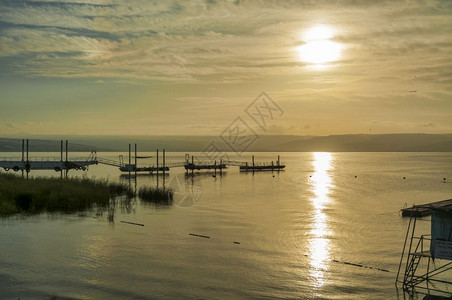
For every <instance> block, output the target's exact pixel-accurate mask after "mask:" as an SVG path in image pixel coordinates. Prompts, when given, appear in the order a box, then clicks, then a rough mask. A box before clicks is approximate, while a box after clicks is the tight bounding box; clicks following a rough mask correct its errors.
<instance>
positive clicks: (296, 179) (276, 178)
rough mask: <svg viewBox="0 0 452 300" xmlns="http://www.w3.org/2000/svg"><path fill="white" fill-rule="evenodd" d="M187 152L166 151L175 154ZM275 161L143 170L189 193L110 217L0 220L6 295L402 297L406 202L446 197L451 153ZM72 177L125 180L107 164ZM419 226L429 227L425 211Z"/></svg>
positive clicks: (149, 179)
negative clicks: (256, 166) (261, 167)
mask: <svg viewBox="0 0 452 300" xmlns="http://www.w3.org/2000/svg"><path fill="white" fill-rule="evenodd" d="M5 155H8V154H5ZM42 155H45V156H56V157H58V156H59V154H58V153H46V154H39V155H38V154H36V156H42ZM71 155H72V154H71ZM83 155H84V154H83ZM118 155H119V153H99V154H98V156H100V157H104V158H111V159H117V157H118ZM140 155H146V153H140ZM250 155H251V154H245V155H243V157H232V158H234V159H236V160H249V161H250ZM77 156H80V154H77ZM86 156H88V154H86ZM231 156H232V154H231ZM183 159H184V154H183V153H168V158H167V162H168V163H171V162H178V161H183ZM275 159H276V154H275V153H258V154H257V155H256V161H259V162H264V161H270V160H275ZM281 160H282V162H283V163H285V164H286V169H285V171H282V172H279V173H278V172H274V173H272V172H259V173H254V174H253V173H240V172H239V171H238V167H230V168H229V169H228V170H227V171H225V172H224V173H223V174H222V176H220V174H219V173H217V175H216V177H213V176H212V175H213V173H211V172H210V173H209V172H199V173H196V172H195V174H194V176H193V177H185V175H184V170H183V168H178V169H172V170H171V171H170V175H169V176H166V177H163V176H159V177H157V176H155V175H153V176H149V175H139V176H138V177H137V180H136V182H135V179H132V181H131V185H132V186H135V184H136V186H137V187H138V188H139V187H140V186H155V185H157V184H158V185H159V186H163V185H165V186H166V187H168V186H171V187H175V188H177V189H178V190H177V197H182V198H180V199H182V200H181V201H180V202H178V203H179V205H176V204H173V205H171V206H169V207H168V206H155V205H149V204H148V205H144V204H142V203H141V202H140V201H139V200H137V201H136V202H134V203H132V205H130V206H127V207H124V206H118V207H117V208H116V211H115V215H114V222H109V220H108V217H107V214H103V215H96V214H73V215H62V214H41V215H38V216H28V217H21V216H14V217H9V218H3V219H0V241H1V242H0V298H2V299H3V298H7V299H8V298H11V299H18V298H21V299H26V298H46V297H48V296H49V295H57V296H58V297H65V298H80V299H86V298H104V299H108V298H134V299H139V298H208V299H225V298H301V299H316V298H322V299H323V298H327V299H397V298H399V299H404V295H403V293H401V292H400V291H399V293H398V292H397V290H396V288H395V286H394V281H395V277H396V274H397V268H398V264H399V260H400V253H401V250H402V246H403V242H404V238H405V234H406V227H407V225H408V219H403V218H402V217H401V216H400V215H399V210H400V209H401V208H402V207H403V206H404V204H405V203H408V204H409V205H411V204H413V203H416V204H421V203H427V202H432V201H438V200H443V199H449V198H452V197H451V196H452V184H451V183H450V182H452V155H451V154H450V153H282V154H281ZM144 162H145V160H143V163H144ZM2 172H3V171H2ZM10 172H11V171H10ZM69 174H70V175H74V176H83V175H84V176H88V177H96V178H108V179H109V180H110V181H125V182H128V181H127V177H124V176H122V177H120V172H119V170H117V168H115V167H110V166H106V165H98V166H92V167H90V169H89V171H87V172H83V171H72V172H70V173H69ZM30 175H33V176H48V175H49V176H50V175H52V176H59V175H58V173H55V172H50V171H32V172H31V173H30ZM355 176H356V177H355ZM403 177H405V179H404V178H403ZM445 177H446V178H447V180H448V182H447V183H443V178H445ZM191 184H192V185H191ZM193 188H195V189H193ZM186 196H188V197H186ZM184 197H186V198H184ZM188 200H190V201H191V202H190V201H188ZM187 201H188V202H187ZM121 221H128V222H136V223H141V224H144V226H135V225H131V224H126V223H122V222H121ZM418 226H419V228H420V229H423V228H425V231H426V232H425V233H429V228H430V225H429V222H418ZM190 233H194V234H199V235H205V236H209V237H210V238H208V239H207V238H202V237H197V236H192V235H190ZM234 242H235V243H234ZM343 262H350V263H355V264H362V265H364V266H368V267H372V268H373V269H372V268H362V267H357V266H353V265H348V264H344V263H343ZM375 268H380V269H385V270H388V271H389V272H383V271H381V270H377V269H375ZM419 297H420V296H419ZM420 299H421V298H420Z"/></svg>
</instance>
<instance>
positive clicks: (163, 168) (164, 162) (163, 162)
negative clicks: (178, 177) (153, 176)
mask: <svg viewBox="0 0 452 300" xmlns="http://www.w3.org/2000/svg"><path fill="white" fill-rule="evenodd" d="M163 175H165V149H163ZM163 178H165V177H163Z"/></svg>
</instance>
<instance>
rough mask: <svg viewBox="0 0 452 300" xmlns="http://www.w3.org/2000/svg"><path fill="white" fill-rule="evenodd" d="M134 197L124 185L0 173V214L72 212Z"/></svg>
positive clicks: (90, 180)
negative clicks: (23, 176) (117, 198)
mask: <svg viewBox="0 0 452 300" xmlns="http://www.w3.org/2000/svg"><path fill="white" fill-rule="evenodd" d="M119 195H127V196H133V192H132V191H131V190H130V189H129V188H128V187H127V186H126V185H123V184H118V183H109V182H108V180H94V179H87V178H83V179H78V178H71V179H59V178H41V177H38V178H29V179H24V178H21V177H18V176H16V175H12V174H0V215H10V214H15V213H30V214H35V213H41V212H44V211H47V212H63V213H72V212H77V211H84V210H87V209H91V208H94V207H108V205H109V203H110V199H112V198H114V197H116V196H119Z"/></svg>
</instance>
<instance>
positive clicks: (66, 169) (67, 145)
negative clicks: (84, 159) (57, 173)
mask: <svg viewBox="0 0 452 300" xmlns="http://www.w3.org/2000/svg"><path fill="white" fill-rule="evenodd" d="M68 154H69V141H68V140H66V168H65V174H66V175H65V177H66V178H67V173H68V172H69V167H68V164H67V162H68V160H69V157H68Z"/></svg>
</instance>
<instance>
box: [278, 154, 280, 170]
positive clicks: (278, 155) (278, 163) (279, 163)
mask: <svg viewBox="0 0 452 300" xmlns="http://www.w3.org/2000/svg"><path fill="white" fill-rule="evenodd" d="M279 165H280V160H279V155H278V167H279Z"/></svg>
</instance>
